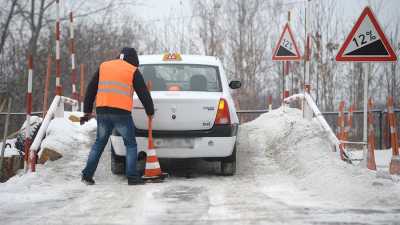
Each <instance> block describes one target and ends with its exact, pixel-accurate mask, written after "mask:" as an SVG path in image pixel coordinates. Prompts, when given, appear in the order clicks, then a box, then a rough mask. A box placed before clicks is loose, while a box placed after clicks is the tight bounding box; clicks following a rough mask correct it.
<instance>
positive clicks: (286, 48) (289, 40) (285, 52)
mask: <svg viewBox="0 0 400 225" xmlns="http://www.w3.org/2000/svg"><path fill="white" fill-rule="evenodd" d="M300 59H301V56H300V53H299V49H298V48H297V45H296V42H295V41H294V38H293V34H292V31H291V30H290V27H289V24H288V23H287V24H286V25H285V27H284V29H283V32H282V34H281V37H280V38H279V41H278V44H277V45H276V47H275V50H274V54H273V55H272V60H280V61H289V60H300Z"/></svg>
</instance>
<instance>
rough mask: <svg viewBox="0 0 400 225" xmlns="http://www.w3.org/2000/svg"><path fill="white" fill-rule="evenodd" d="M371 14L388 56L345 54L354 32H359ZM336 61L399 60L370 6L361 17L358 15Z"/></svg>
mask: <svg viewBox="0 0 400 225" xmlns="http://www.w3.org/2000/svg"><path fill="white" fill-rule="evenodd" d="M367 16H369V18H370V19H371V22H372V25H374V27H375V29H376V31H377V32H378V34H379V36H380V37H381V40H382V42H383V45H384V47H385V48H386V50H387V51H388V53H389V55H388V56H382V57H378V56H370V57H369V56H344V55H343V53H344V51H345V50H346V48H347V47H348V45H349V44H350V42H351V40H352V38H353V36H354V34H355V33H356V32H357V30H358V28H359V27H360V26H361V23H362V22H363V21H364V19H365V18H366V17H367ZM336 61H349V62H385V61H397V56H396V54H395V53H394V51H393V48H392V46H391V45H390V43H389V41H388V40H387V38H386V35H385V33H384V32H383V31H382V29H381V26H379V23H378V21H377V20H376V18H375V16H374V13H373V12H372V10H371V8H370V7H369V6H367V7H365V9H364V10H363V11H362V13H361V15H360V17H358V20H357V22H356V23H355V25H354V26H353V29H352V30H351V31H350V34H349V35H348V36H347V38H346V40H345V42H344V44H343V45H342V47H341V48H340V50H339V52H338V54H337V55H336Z"/></svg>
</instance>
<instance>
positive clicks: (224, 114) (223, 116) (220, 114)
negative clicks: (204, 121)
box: [215, 98, 231, 124]
mask: <svg viewBox="0 0 400 225" xmlns="http://www.w3.org/2000/svg"><path fill="white" fill-rule="evenodd" d="M230 123H231V117H230V115H229V107H228V103H227V102H226V100H225V99H223V98H221V99H220V100H219V103H218V111H217V116H216V117H215V124H230Z"/></svg>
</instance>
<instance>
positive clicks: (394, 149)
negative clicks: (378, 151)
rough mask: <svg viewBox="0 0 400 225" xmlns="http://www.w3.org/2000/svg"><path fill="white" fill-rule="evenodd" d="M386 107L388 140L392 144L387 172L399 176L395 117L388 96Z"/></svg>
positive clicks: (399, 159) (399, 158) (399, 162)
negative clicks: (388, 126) (388, 130)
mask: <svg viewBox="0 0 400 225" xmlns="http://www.w3.org/2000/svg"><path fill="white" fill-rule="evenodd" d="M387 105H388V113H389V124H390V135H391V137H390V140H391V142H392V160H391V161H390V167H389V172H390V174H397V175H400V156H399V147H398V146H399V145H398V142H397V127H396V116H395V115H394V111H393V97H391V96H389V98H388V103H387Z"/></svg>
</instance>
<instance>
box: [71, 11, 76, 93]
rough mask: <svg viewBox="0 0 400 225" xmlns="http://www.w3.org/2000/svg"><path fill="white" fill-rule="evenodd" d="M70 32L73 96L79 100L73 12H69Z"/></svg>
mask: <svg viewBox="0 0 400 225" xmlns="http://www.w3.org/2000/svg"><path fill="white" fill-rule="evenodd" d="M69 32H70V40H69V51H70V54H71V81H72V98H73V99H75V100H78V92H77V90H76V68H75V40H74V19H73V14H72V12H70V13H69Z"/></svg>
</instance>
